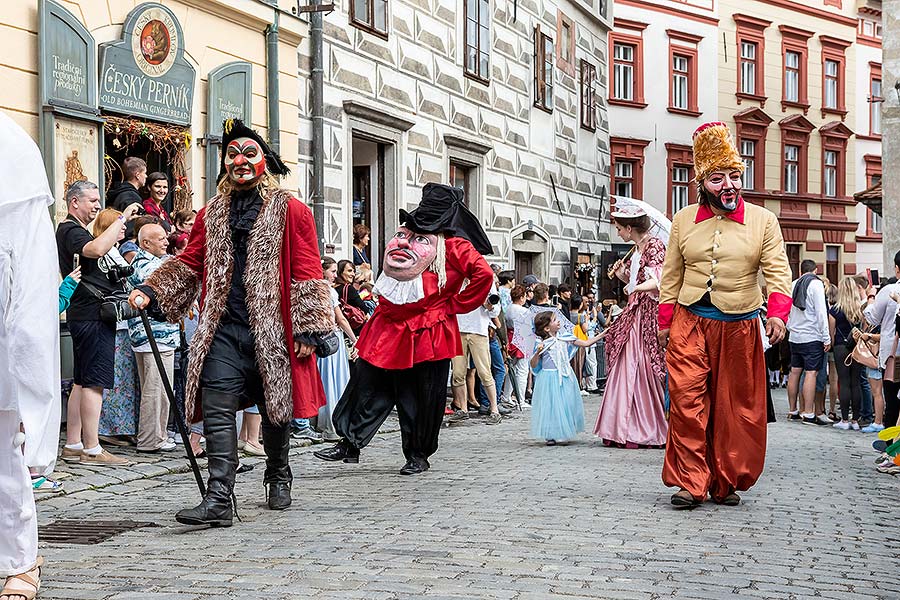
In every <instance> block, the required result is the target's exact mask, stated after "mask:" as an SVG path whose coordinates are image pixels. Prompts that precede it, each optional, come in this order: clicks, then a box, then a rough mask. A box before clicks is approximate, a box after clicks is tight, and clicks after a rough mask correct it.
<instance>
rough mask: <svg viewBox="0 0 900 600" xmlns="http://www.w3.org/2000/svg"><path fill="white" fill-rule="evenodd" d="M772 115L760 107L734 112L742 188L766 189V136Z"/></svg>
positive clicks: (749, 189) (751, 189)
mask: <svg viewBox="0 0 900 600" xmlns="http://www.w3.org/2000/svg"><path fill="white" fill-rule="evenodd" d="M771 123H772V117H770V116H769V115H767V114H766V113H765V112H764V111H763V110H762V109H761V108H758V107H755V106H754V107H751V108H745V109H744V110H742V111H739V112H737V113H735V115H734V124H735V138H736V139H737V140H738V142H739V145H738V150H739V151H740V153H741V158H742V159H743V161H744V177H743V183H744V189H745V190H747V191H748V192H749V191H757V192H764V191H765V190H766V136H767V135H768V134H769V125H770V124H771Z"/></svg>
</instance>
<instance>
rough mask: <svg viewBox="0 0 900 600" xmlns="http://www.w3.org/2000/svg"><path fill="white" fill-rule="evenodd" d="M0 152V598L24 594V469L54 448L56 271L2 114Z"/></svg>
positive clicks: (19, 140) (43, 217) (37, 177)
mask: <svg viewBox="0 0 900 600" xmlns="http://www.w3.org/2000/svg"><path fill="white" fill-rule="evenodd" d="M0 156H2V157H3V160H2V161H0V181H3V185H2V186H0V540H3V543H2V544H0V582H3V585H4V588H5V589H4V590H3V591H2V592H0V595H3V594H12V595H13V596H15V595H16V594H17V593H18V594H19V595H23V596H24V597H32V593H33V592H34V591H35V588H36V587H37V584H38V582H37V576H38V571H37V569H36V566H37V565H38V557H37V514H36V512H35V506H34V494H33V492H32V487H31V477H30V475H29V472H28V467H27V465H31V466H33V467H40V468H44V469H46V468H51V466H52V464H53V463H54V461H55V458H56V450H57V445H58V442H59V418H60V417H59V416H60V398H59V396H60V386H59V317H58V308H59V305H58V288H57V286H58V282H59V279H58V274H57V273H58V268H59V267H58V263H57V252H56V242H55V240H54V235H53V225H52V224H51V222H50V214H49V211H48V207H49V206H51V205H53V196H52V194H51V193H50V186H49V185H48V184H47V175H46V173H45V171H44V163H43V160H42V159H41V154H40V152H39V151H38V148H37V146H36V145H35V143H34V141H33V140H32V139H31V138H30V137H29V136H28V134H26V133H25V131H23V130H22V128H21V127H19V126H18V125H16V123H15V122H13V121H12V119H10V118H9V117H7V116H6V115H5V114H3V113H0ZM20 426H23V427H24V430H25V434H24V435H23V434H21V433H20ZM23 443H24V445H25V448H24V451H25V454H23V448H22V445H23ZM26 454H27V456H26Z"/></svg>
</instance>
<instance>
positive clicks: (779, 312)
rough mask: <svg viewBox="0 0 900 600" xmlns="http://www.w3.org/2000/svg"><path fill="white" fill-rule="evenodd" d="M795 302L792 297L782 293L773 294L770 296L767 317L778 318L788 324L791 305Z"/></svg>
mask: <svg viewBox="0 0 900 600" xmlns="http://www.w3.org/2000/svg"><path fill="white" fill-rule="evenodd" d="M792 303H793V301H792V300H791V297H790V296H786V295H785V294H782V293H780V292H772V293H771V294H769V304H768V307H767V312H766V315H767V316H768V317H778V318H779V319H781V320H782V321H784V322H785V323H787V320H788V315H789V314H790V313H791V304H792Z"/></svg>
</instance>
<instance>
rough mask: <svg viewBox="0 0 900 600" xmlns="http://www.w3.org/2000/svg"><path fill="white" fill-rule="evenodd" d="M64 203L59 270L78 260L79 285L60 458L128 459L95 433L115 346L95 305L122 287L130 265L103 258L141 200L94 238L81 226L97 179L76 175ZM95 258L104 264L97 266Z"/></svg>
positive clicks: (72, 311)
mask: <svg viewBox="0 0 900 600" xmlns="http://www.w3.org/2000/svg"><path fill="white" fill-rule="evenodd" d="M66 206H67V208H68V215H66V218H65V220H64V221H62V222H61V223H60V224H59V227H57V229H56V246H57V252H58V255H59V271H60V273H61V274H62V275H63V276H64V275H65V274H67V273H70V272H71V271H72V270H73V269H74V268H75V267H76V266H78V265H79V264H80V265H81V281H82V285H80V286H78V288H76V289H75V294H74V295H73V296H72V302H71V304H70V305H69V308H68V310H67V311H66V322H67V323H68V326H69V332H70V333H71V335H72V346H73V352H74V359H75V365H74V372H73V378H74V385H73V386H72V391H71V393H70V394H69V400H68V407H67V413H66V417H67V421H66V445H65V446H64V447H63V450H62V459H63V460H64V461H66V462H80V463H81V464H86V465H94V466H110V467H114V466H123V465H127V464H129V461H127V460H125V459H123V458H119V457H117V456H113V455H112V454H110V453H109V452H107V451H106V450H104V449H103V448H102V447H101V446H100V440H99V438H98V437H97V433H98V431H97V430H98V427H99V423H100V408H101V406H102V404H103V390H104V389H112V387H113V384H114V373H113V360H114V355H115V347H116V325H115V323H114V322H104V321H103V320H101V318H100V306H101V304H102V303H103V298H104V297H107V296H109V295H110V294H113V293H115V292H117V291H118V292H124V287H123V284H122V280H123V279H124V278H125V277H127V276H128V275H129V274H130V271H129V272H125V271H124V270H123V269H121V268H109V264H107V263H110V261H108V260H105V258H106V255H107V254H108V253H109V252H110V250H112V249H113V247H114V246H115V244H116V242H117V241H118V240H119V238H120V236H121V235H122V234H123V233H124V231H125V223H126V222H127V221H129V220H131V219H132V218H134V216H135V215H137V213H138V210H139V209H140V208H141V205H140V204H137V203H135V204H131V205H129V206H128V207H126V208H125V210H124V212H123V213H122V215H121V216H119V217H118V218H117V219H115V220H114V221H113V222H112V224H110V226H109V227H107V228H106V230H104V231H103V233H101V234H100V235H99V236H98V237H97V238H94V236H92V235H91V234H90V232H89V231H88V229H87V226H88V224H89V223H90V222H91V221H93V220H94V218H95V217H96V216H97V213H98V212H100V190H99V189H98V188H97V184H96V183H92V182H90V181H76V182H75V183H73V184H72V185H70V186H69V189H67V190H66ZM101 261H103V262H104V267H101V264H100V262H101ZM112 266H113V267H117V266H120V265H112ZM126 269H127V265H126Z"/></svg>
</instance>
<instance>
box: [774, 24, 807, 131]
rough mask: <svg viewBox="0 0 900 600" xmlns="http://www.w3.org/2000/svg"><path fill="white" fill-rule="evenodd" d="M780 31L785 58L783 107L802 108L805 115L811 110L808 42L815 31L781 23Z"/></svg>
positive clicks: (782, 51)
mask: <svg viewBox="0 0 900 600" xmlns="http://www.w3.org/2000/svg"><path fill="white" fill-rule="evenodd" d="M778 31H780V32H781V53H782V56H783V59H784V64H783V70H784V78H783V85H782V94H781V108H782V109H784V108H786V107H788V106H794V107H797V108H802V109H803V114H804V115H805V114H806V113H807V112H808V110H809V100H808V99H807V98H808V94H807V92H808V84H807V81H808V72H809V71H808V65H807V63H808V60H807V58H808V56H809V51H808V49H807V44H808V42H809V38H811V37H812V36H813V32H812V31H806V30H804V29H798V28H796V27H791V26H790V25H780V26H779V27H778Z"/></svg>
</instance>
